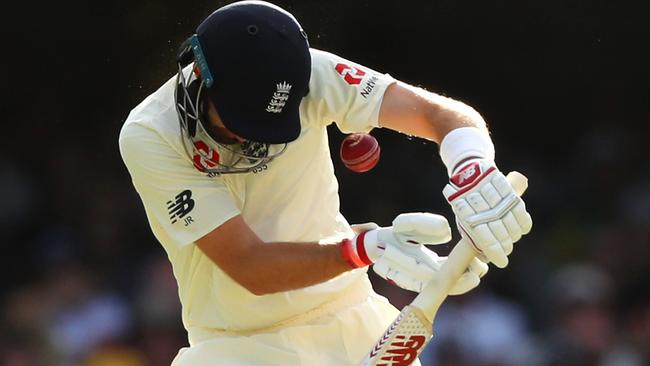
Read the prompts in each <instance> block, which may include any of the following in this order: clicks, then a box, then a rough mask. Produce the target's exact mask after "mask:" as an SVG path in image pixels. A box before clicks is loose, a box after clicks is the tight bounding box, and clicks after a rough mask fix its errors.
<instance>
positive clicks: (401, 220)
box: [393, 212, 451, 244]
mask: <svg viewBox="0 0 650 366" xmlns="http://www.w3.org/2000/svg"><path fill="white" fill-rule="evenodd" d="M393 232H394V233H395V236H396V237H397V238H398V239H399V240H400V241H401V242H402V243H412V244H442V243H446V242H448V241H449V240H451V229H450V228H449V222H448V221H447V219H446V218H445V217H444V216H441V215H435V214H432V213H426V212H418V213H406V214H401V215H398V216H397V217H396V218H395V220H393Z"/></svg>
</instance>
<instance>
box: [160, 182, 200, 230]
mask: <svg viewBox="0 0 650 366" xmlns="http://www.w3.org/2000/svg"><path fill="white" fill-rule="evenodd" d="M193 208H194V200H193V199H192V191H190V190H189V189H186V190H184V191H183V192H181V193H179V194H177V195H176V197H174V199H173V200H169V201H167V209H168V210H169V219H170V220H171V221H172V224H175V223H176V221H178V219H183V218H185V219H184V220H183V221H184V222H185V226H188V225H190V224H191V223H193V222H194V220H193V219H192V216H187V217H185V216H186V215H187V214H188V213H190V211H192V209H193Z"/></svg>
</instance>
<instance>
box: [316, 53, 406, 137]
mask: <svg viewBox="0 0 650 366" xmlns="http://www.w3.org/2000/svg"><path fill="white" fill-rule="evenodd" d="M311 55H312V76H311V80H310V83H309V94H308V95H307V99H308V108H307V113H308V115H309V118H310V119H312V120H314V119H315V120H318V121H320V122H321V123H322V124H323V125H328V124H330V123H332V122H336V124H337V126H338V127H339V129H340V130H341V131H343V132H345V133H350V132H368V131H370V130H371V129H373V128H374V127H378V126H379V122H378V120H379V109H380V107H381V102H382V100H383V97H384V92H385V91H386V88H387V87H388V86H389V85H391V84H392V83H394V82H395V79H393V78H392V77H391V76H390V75H388V74H382V73H379V72H377V71H374V70H372V69H370V68H368V67H365V66H361V65H359V64H357V63H354V62H352V61H348V60H346V59H343V58H341V57H339V56H336V55H334V54H331V53H328V52H325V51H320V50H316V49H312V50H311Z"/></svg>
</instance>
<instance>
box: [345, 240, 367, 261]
mask: <svg viewBox="0 0 650 366" xmlns="http://www.w3.org/2000/svg"><path fill="white" fill-rule="evenodd" d="M352 245H353V244H352V240H350V239H343V241H342V242H341V244H339V247H340V248H341V256H342V257H343V259H345V261H346V262H347V263H348V264H349V265H350V267H352V268H361V267H365V266H366V265H367V264H366V263H364V261H362V260H361V258H359V256H358V255H357V252H356V251H355V250H354V248H353V247H352Z"/></svg>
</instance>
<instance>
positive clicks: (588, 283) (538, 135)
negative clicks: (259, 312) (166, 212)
mask: <svg viewBox="0 0 650 366" xmlns="http://www.w3.org/2000/svg"><path fill="white" fill-rule="evenodd" d="M226 3H229V2H228V1H151V0H146V1H112V2H86V1H60V2H48V3H40V4H38V3H33V2H22V3H20V4H17V3H14V4H12V5H11V6H8V7H7V9H6V11H5V12H4V14H5V18H6V19H5V20H4V22H3V23H2V30H3V33H4V35H5V38H6V40H7V44H6V46H5V51H4V52H3V55H4V57H3V58H2V59H3V65H4V68H5V70H6V71H7V72H6V73H5V82H4V88H3V89H4V90H3V92H2V104H1V106H2V112H3V113H2V114H3V116H4V119H5V123H4V125H5V126H6V127H5V131H6V132H7V133H5V134H4V136H5V140H4V141H3V144H1V145H0V149H1V152H2V154H0V190H1V191H2V192H3V195H2V197H3V198H2V207H3V209H2V210H1V211H0V240H1V241H2V244H3V249H4V254H3V259H4V261H3V265H2V266H0V275H1V276H2V277H1V278H2V285H1V287H0V364H1V365H7V366H19V365H20V366H31V365H62V366H63V365H66V366H68V365H70V366H73V365H89V366H106V365H115V366H131V365H133V366H158V365H168V364H169V363H170V361H171V359H172V358H173V357H174V355H175V353H176V351H177V350H178V348H180V347H182V346H184V345H185V344H186V340H185V334H184V331H183V329H182V327H181V324H180V309H179V304H178V300H177V298H176V284H175V282H174V279H173V277H172V275H171V270H170V266H169V265H168V263H167V261H166V258H165V256H164V252H163V250H162V248H161V247H160V246H159V245H158V244H157V242H156V241H155V239H154V237H153V235H152V234H151V232H150V230H149V227H148V224H147V221H146V218H145V216H144V211H143V209H142V206H141V203H140V200H139V197H138V196H137V194H136V193H135V191H134V189H133V188H132V185H131V182H130V178H129V176H128V173H127V171H126V169H125V168H124V166H123V164H122V161H121V159H120V156H119V152H118V149H117V135H118V132H119V129H120V126H121V124H122V122H123V121H124V119H125V118H126V116H127V114H128V113H129V111H130V109H131V108H133V107H134V106H135V105H136V104H138V103H139V102H140V101H141V100H142V99H144V98H145V97H146V96H147V95H148V94H150V93H151V92H153V91H154V90H155V89H157V88H158V86H159V85H160V84H162V83H163V82H164V81H165V80H167V79H168V78H169V77H171V76H172V75H173V74H174V73H175V64H174V57H175V53H176V49H177V46H178V45H179V44H180V42H181V41H183V40H184V39H185V38H186V37H187V36H188V35H189V34H191V33H192V32H193V29H194V28H195V27H196V26H197V25H198V24H199V22H200V21H201V20H202V19H203V18H205V17H206V16H207V15H208V14H210V13H211V12H212V11H213V10H214V9H216V8H217V7H219V6H221V5H224V4H226ZM276 4H278V5H280V6H283V7H285V8H286V9H287V10H289V11H291V12H292V13H293V14H294V15H295V16H296V17H297V18H298V20H299V21H300V22H301V23H302V25H303V27H304V28H305V29H306V31H307V33H308V34H309V39H310V42H311V45H312V47H315V48H320V49H324V50H327V51H330V52H333V53H336V54H339V55H341V56H343V57H345V58H348V59H350V60H353V61H355V62H359V63H361V64H364V65H366V66H369V67H372V68H374V69H376V70H379V71H383V72H387V73H390V74H391V75H393V76H394V77H396V78H398V79H400V80H402V81H405V82H408V83H411V84H415V85H419V86H422V87H425V88H427V89H429V90H432V91H435V92H438V93H442V94H445V95H447V96H450V97H453V98H457V99H460V100H462V101H464V102H466V103H468V104H470V105H472V106H474V107H475V108H476V109H477V110H479V111H480V112H481V113H482V114H483V116H484V117H485V118H486V120H487V121H488V123H489V125H490V128H491V130H492V132H493V138H494V141H495V144H496V148H497V163H498V165H499V166H500V167H501V169H502V170H504V171H509V170H519V171H521V172H523V173H525V174H526V175H527V176H528V177H529V179H530V187H529V191H528V193H527V194H526V196H525V200H526V202H527V205H528V207H529V211H530V212H531V213H532V215H533V218H534V228H533V231H532V233H531V234H530V235H529V236H527V237H525V238H524V239H523V240H522V241H521V242H520V243H519V244H517V246H516V248H515V252H514V254H513V255H512V257H511V264H510V266H509V267H508V268H507V269H506V270H502V271H499V270H497V269H495V268H494V267H493V268H491V270H490V272H489V273H488V275H487V277H486V278H485V279H484V280H483V285H482V286H481V288H480V289H479V290H477V291H474V292H472V293H471V294H469V295H467V296H463V297H460V298H455V299H453V300H451V301H449V302H448V303H446V304H445V305H444V307H443V311H442V313H441V315H440V321H439V322H438V323H437V324H436V329H435V330H436V340H435V341H434V342H433V344H432V346H431V347H430V349H427V351H426V353H425V354H424V355H423V357H422V360H423V364H424V365H427V366H430V365H448V366H451V365H474V366H476V365H486V366H487V365H489V366H497V365H603V366H627V365H630V366H636V365H647V364H650V354H649V353H650V351H649V350H650V301H649V300H650V299H649V295H648V294H649V290H648V289H649V288H650V266H649V258H650V256H649V252H650V249H649V248H650V228H649V226H650V173H649V171H650V164H648V158H647V155H648V154H647V145H648V143H649V142H650V133H649V132H650V128H649V127H648V123H649V122H650V121H649V117H648V113H647V112H646V109H647V107H648V104H649V102H650V100H649V97H648V95H649V92H648V85H650V84H649V81H650V77H649V73H650V72H649V68H648V65H650V57H649V55H648V36H649V35H650V18H649V17H648V11H647V9H646V7H647V5H645V4H644V2H641V1H638V2H635V1H626V0H624V1H617V2H613V1H601V0H593V1H560V0H547V1H478V0H477V1H467V0H461V1H449V0H446V1H431V0H430V1H408V0H403V1H399V2H398V1H338V0H332V1H327V2H308V1H277V2H276ZM330 132H331V134H330V140H331V151H332V153H333V159H334V162H335V167H336V170H337V175H338V177H339V182H340V186H341V189H340V193H341V202H342V203H341V206H342V211H343V213H344V214H345V215H346V217H347V218H348V220H349V221H350V222H363V221H375V222H377V223H379V224H381V225H387V224H390V221H391V220H392V218H393V217H394V216H395V215H397V214H398V213H401V212H408V211H432V212H438V213H442V214H444V215H446V216H447V217H448V218H451V217H452V215H451V211H450V210H449V208H448V207H447V205H446V203H445V201H444V200H443V198H442V194H441V190H442V187H443V186H444V184H445V179H446V175H445V171H444V169H443V165H442V163H441V162H440V160H439V158H438V156H437V146H436V145H435V144H433V143H428V142H425V141H423V140H419V139H411V138H408V137H406V136H403V135H399V134H397V133H394V132H390V131H382V130H376V131H374V132H373V134H374V135H375V136H376V137H378V139H379V141H380V144H381V146H382V158H381V161H380V163H379V165H378V166H377V167H376V168H375V169H374V170H373V171H371V172H369V173H366V174H355V173H352V172H349V171H346V170H345V168H344V167H343V166H342V164H341V163H340V161H339V160H338V156H337V151H338V146H339V143H340V141H341V139H342V137H343V136H342V135H341V133H340V132H339V131H338V130H336V128H335V127H333V126H332V127H330ZM441 250H442V251H445V250H448V248H444V247H443V248H441ZM373 282H374V284H375V287H376V289H377V291H379V292H380V293H382V294H385V295H387V296H388V297H389V298H390V299H391V301H392V302H393V303H394V304H395V305H396V306H398V307H401V306H403V305H404V304H406V303H408V302H409V301H410V299H411V298H412V297H413V295H412V294H410V293H408V292H405V291H401V290H399V289H397V288H395V287H391V286H389V285H387V284H385V283H383V282H381V281H377V280H376V279H375V278H374V277H373Z"/></svg>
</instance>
